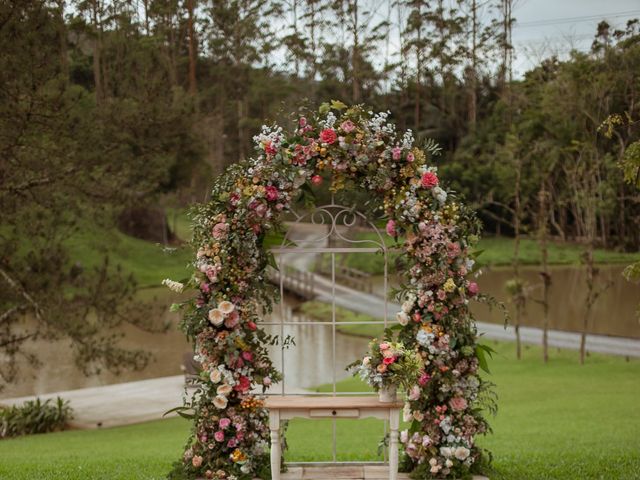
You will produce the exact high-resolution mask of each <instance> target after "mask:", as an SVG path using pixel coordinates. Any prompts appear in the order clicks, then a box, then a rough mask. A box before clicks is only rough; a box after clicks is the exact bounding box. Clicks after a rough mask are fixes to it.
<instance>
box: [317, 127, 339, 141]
mask: <svg viewBox="0 0 640 480" xmlns="http://www.w3.org/2000/svg"><path fill="white" fill-rule="evenodd" d="M337 139H338V135H336V132H335V130H334V129H333V128H325V129H324V130H322V131H321V132H320V141H321V142H322V143H326V144H329V145H331V144H332V143H334V142H335V141H336V140H337Z"/></svg>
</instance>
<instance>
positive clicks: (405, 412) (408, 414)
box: [402, 402, 413, 443]
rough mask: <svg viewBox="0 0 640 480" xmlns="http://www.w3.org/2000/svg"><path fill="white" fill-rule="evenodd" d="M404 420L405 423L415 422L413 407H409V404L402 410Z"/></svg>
mask: <svg viewBox="0 0 640 480" xmlns="http://www.w3.org/2000/svg"><path fill="white" fill-rule="evenodd" d="M402 420H403V421H405V422H410V421H411V420H413V412H412V411H411V405H409V402H407V403H405V404H404V408H403V409H402ZM403 443H404V442H403Z"/></svg>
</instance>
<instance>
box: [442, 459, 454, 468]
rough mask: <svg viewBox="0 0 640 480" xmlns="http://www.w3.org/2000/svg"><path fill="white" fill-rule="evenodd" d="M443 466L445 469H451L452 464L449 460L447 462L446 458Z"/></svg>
mask: <svg viewBox="0 0 640 480" xmlns="http://www.w3.org/2000/svg"><path fill="white" fill-rule="evenodd" d="M444 464H445V466H446V467H447V468H451V467H453V462H452V461H451V460H449V459H448V458H447V461H446V462H444Z"/></svg>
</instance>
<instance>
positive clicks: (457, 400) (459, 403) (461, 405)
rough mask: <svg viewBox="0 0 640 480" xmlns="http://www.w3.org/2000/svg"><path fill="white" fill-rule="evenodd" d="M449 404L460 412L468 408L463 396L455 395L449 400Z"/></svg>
mask: <svg viewBox="0 0 640 480" xmlns="http://www.w3.org/2000/svg"><path fill="white" fill-rule="evenodd" d="M449 406H450V407H451V409H452V410H453V411H455V412H460V411H462V410H464V409H465V408H467V401H466V400H465V399H464V398H463V397H453V398H452V399H451V400H449Z"/></svg>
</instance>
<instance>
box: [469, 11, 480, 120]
mask: <svg viewBox="0 0 640 480" xmlns="http://www.w3.org/2000/svg"><path fill="white" fill-rule="evenodd" d="M477 49H478V5H477V2H476V0H472V2H471V72H470V75H469V129H470V130H471V131H475V129H476V118H477V115H478V113H477V105H478V98H477V91H478V85H477V78H478V77H477V76H478V72H477V68H478V52H477Z"/></svg>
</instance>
